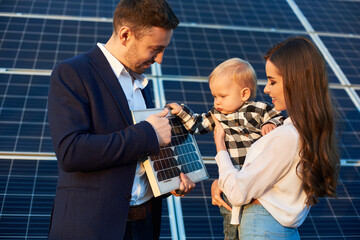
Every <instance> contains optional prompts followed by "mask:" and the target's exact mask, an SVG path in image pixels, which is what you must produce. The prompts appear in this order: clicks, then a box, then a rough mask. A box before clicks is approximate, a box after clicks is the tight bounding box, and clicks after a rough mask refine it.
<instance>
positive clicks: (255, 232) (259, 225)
mask: <svg viewBox="0 0 360 240" xmlns="http://www.w3.org/2000/svg"><path fill="white" fill-rule="evenodd" d="M239 228H240V239H241V240H248V239H256V240H265V239H266V240H269V239H270V240H271V239H273V240H280V239H286V240H298V239H300V236H299V232H298V229H297V228H288V227H284V226H282V225H281V224H280V223H279V222H278V221H276V220H275V218H273V217H272V216H271V214H270V213H269V212H268V211H267V210H266V209H265V208H264V207H263V206H262V205H260V204H248V205H245V206H244V207H243V211H242V215H241V224H240V226H239Z"/></svg>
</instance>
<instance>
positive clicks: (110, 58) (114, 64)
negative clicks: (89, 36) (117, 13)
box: [97, 42, 149, 89]
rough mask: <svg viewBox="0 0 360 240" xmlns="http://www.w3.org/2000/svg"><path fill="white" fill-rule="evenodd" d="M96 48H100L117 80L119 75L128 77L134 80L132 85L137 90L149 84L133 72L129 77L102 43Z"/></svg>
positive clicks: (127, 72) (143, 76) (142, 76)
mask: <svg viewBox="0 0 360 240" xmlns="http://www.w3.org/2000/svg"><path fill="white" fill-rule="evenodd" d="M97 46H98V47H99V48H100V50H101V51H102V52H103V54H104V55H105V57H106V59H107V60H108V62H109V64H110V66H111V68H112V70H113V71H114V74H115V76H116V77H117V78H120V76H121V74H125V75H128V76H129V77H130V78H135V80H134V85H135V87H137V88H140V89H144V88H145V87H146V86H147V84H148V83H149V80H148V79H147V78H146V77H145V75H144V74H137V73H135V72H131V75H130V73H129V71H127V70H126V68H125V67H124V65H123V64H122V63H121V62H120V61H119V60H117V59H116V58H115V57H114V55H112V54H111V53H110V52H109V51H108V50H107V49H106V48H105V44H103V43H99V42H98V43H97Z"/></svg>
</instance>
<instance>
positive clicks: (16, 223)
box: [0, 0, 360, 239]
mask: <svg viewBox="0 0 360 240" xmlns="http://www.w3.org/2000/svg"><path fill="white" fill-rule="evenodd" d="M169 2H170V3H171V5H172V7H173V9H174V11H175V13H176V14H177V15H178V17H179V19H180V21H181V25H180V26H179V27H178V28H177V29H176V30H175V31H174V35H173V38H172V40H171V43H170V45H169V47H168V48H167V50H166V52H165V56H164V61H163V64H162V65H161V70H162V75H163V76H164V80H163V86H164V90H163V94H164V97H165V101H166V102H179V103H182V102H183V103H185V104H187V105H188V106H190V107H191V108H192V109H193V110H194V112H198V113H202V112H206V111H208V110H209V109H210V108H211V106H212V97H211V94H210V90H209V87H208V84H207V76H208V75H209V74H210V72H211V71H212V69H213V68H214V67H215V66H216V65H217V64H219V63H220V62H222V61H224V60H226V59H228V58H231V57H240V58H243V59H246V60H248V61H249V62H250V63H251V64H252V65H253V66H254V68H255V70H256V72H257V75H258V78H259V87H258V96H257V100H262V101H268V102H269V101H270V99H269V98H268V97H267V96H266V95H265V94H263V93H262V90H263V86H264V85H263V84H264V81H263V80H265V71H264V60H263V58H262V56H263V55H264V54H265V52H266V50H267V49H268V48H269V47H270V46H271V45H273V44H275V43H276V42H278V41H281V40H283V39H285V38H286V37H288V36H293V35H305V36H308V37H311V36H312V35H314V34H315V35H318V36H319V37H320V39H321V40H322V41H323V43H324V45H325V47H326V49H327V50H328V51H329V53H330V54H331V57H332V58H333V59H334V60H335V62H336V64H337V65H338V66H339V67H340V69H341V71H342V72H343V73H344V75H345V77H346V80H347V81H348V83H347V82H345V85H344V79H340V78H341V77H340V78H339V76H341V74H339V72H336V71H338V70H337V69H334V66H333V65H331V64H330V65H328V75H329V81H330V83H331V84H332V85H331V86H330V87H331V92H332V94H333V102H334V104H335V105H336V108H337V110H338V112H339V119H338V129H339V134H340V137H339V144H340V151H341V158H342V159H343V160H345V162H346V161H347V162H348V163H357V164H359V161H360V151H359V149H360V115H359V114H360V113H359V110H360V105H359V102H356V99H357V98H358V96H359V95H360V90H359V89H360V87H359V85H360V71H359V67H358V66H359V65H360V52H359V51H360V50H359V49H360V19H359V18H360V14H358V13H359V12H360V2H359V1H355V0H345V1H331V0H325V1H320V0H315V1H310V0H301V1H300V0H296V1H295V3H296V4H297V5H298V7H299V9H300V11H301V12H302V13H303V14H304V16H305V18H306V19H307V20H308V21H309V22H310V24H311V26H312V27H313V28H314V30H315V32H306V31H305V28H304V27H303V26H302V24H301V21H299V19H298V18H297V16H296V15H295V14H294V12H293V10H292V8H291V6H290V5H289V2H292V1H286V0H271V1H266V0H260V1H251V0H221V1H215V0H197V1H196V0H184V1H175V0H170V1H169ZM116 4H117V0H89V1H68V0H66V1H63V0H21V1H20V0H2V1H1V2H0V157H1V158H0V206H1V209H0V239H45V238H46V235H47V231H48V226H49V220H50V212H51V207H52V200H53V198H54V193H55V188H56V182H57V164H56V161H55V160H53V159H45V160H43V159H41V160H40V159H36V158H35V159H33V160H29V159H25V158H24V159H22V158H21V157H20V158H19V156H21V154H22V153H24V152H26V153H30V155H31V153H33V154H34V156H36V154H37V153H52V152H53V148H52V144H51V139H50V133H49V129H48V123H47V112H46V106H47V91H48V87H49V86H48V83H49V73H50V70H51V69H52V68H53V66H54V65H55V64H56V63H58V62H60V61H62V60H64V59H67V58H70V57H73V56H75V55H77V54H80V53H83V52H86V51H88V50H89V49H90V48H91V47H92V46H93V45H94V44H96V43H97V42H103V43H104V42H106V41H107V39H108V37H109V36H110V34H111V31H112V24H111V17H112V12H113V9H114V7H115V6H116ZM19 13H21V14H19ZM24 14H28V15H24ZM52 16H56V17H55V19H51V17H52ZM62 16H66V17H68V18H66V19H65V18H62ZM44 71H45V73H44ZM146 74H148V75H149V76H150V77H151V74H152V72H151V71H150V70H149V71H147V72H146ZM150 88H151V90H152V92H153V93H154V94H155V93H157V92H155V91H153V81H150ZM349 90H355V91H354V92H355V95H353V96H351V97H350V96H349ZM156 97H158V96H156ZM354 99H355V100H354ZM196 140H197V142H198V145H199V148H200V151H201V154H202V156H205V157H213V156H214V155H215V147H214V143H213V138H212V135H211V134H206V135H197V136H196ZM4 152H6V153H7V154H8V153H10V154H13V155H16V156H18V157H17V158H16V159H13V158H11V157H4V156H3V155H2V154H3V153H4ZM355 165H356V164H355ZM206 166H207V170H208V173H209V175H210V179H208V180H205V181H203V182H201V183H198V184H197V187H196V188H195V189H194V191H193V192H192V193H191V194H190V195H188V196H186V197H185V198H182V199H181V204H182V210H183V221H184V225H185V226H184V227H185V234H186V237H187V239H223V234H222V217H221V215H220V214H219V210H218V208H217V207H215V206H212V205H211V194H210V185H211V182H212V180H214V179H215V178H217V167H216V165H215V164H213V163H209V164H207V165H206ZM359 212H360V168H359V166H347V165H346V164H345V165H343V166H342V168H341V173H340V183H339V187H338V199H321V201H320V204H318V205H317V206H315V207H314V208H312V209H311V212H310V215H309V216H308V218H307V219H306V221H305V222H304V224H303V225H302V226H301V227H300V229H299V231H300V235H301V238H302V239H360V230H359V229H360V220H359V219H360V216H359ZM162 226H163V228H162V231H161V239H172V238H173V235H172V234H173V233H172V232H171V227H170V226H171V217H170V215H169V213H168V206H167V204H166V201H164V207H163V217H162Z"/></svg>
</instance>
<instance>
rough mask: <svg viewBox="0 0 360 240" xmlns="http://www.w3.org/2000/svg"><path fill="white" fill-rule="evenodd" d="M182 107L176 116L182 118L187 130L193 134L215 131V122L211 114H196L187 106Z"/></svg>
mask: <svg viewBox="0 0 360 240" xmlns="http://www.w3.org/2000/svg"><path fill="white" fill-rule="evenodd" d="M181 106H182V109H181V111H180V112H179V113H178V114H177V115H176V116H177V117H178V118H180V120H181V121H182V123H183V124H184V126H185V128H186V129H187V130H188V131H189V132H190V133H191V134H205V133H208V132H211V131H212V130H213V126H212V125H213V123H214V121H213V120H212V117H211V113H210V112H207V113H202V114H194V113H193V111H192V110H191V109H190V108H189V107H188V106H186V105H185V104H181Z"/></svg>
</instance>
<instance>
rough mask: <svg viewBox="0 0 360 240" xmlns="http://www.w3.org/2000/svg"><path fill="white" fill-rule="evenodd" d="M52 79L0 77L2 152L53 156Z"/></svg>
mask: <svg viewBox="0 0 360 240" xmlns="http://www.w3.org/2000/svg"><path fill="white" fill-rule="evenodd" d="M48 89H49V77H48V76H36V75H16V74H15V75H13V74H0V151H20V152H24V151H25V152H28V151H29V152H53V148H52V144H51V138H50V132H49V124H48V123H47V110H46V107H47V95H48Z"/></svg>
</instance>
